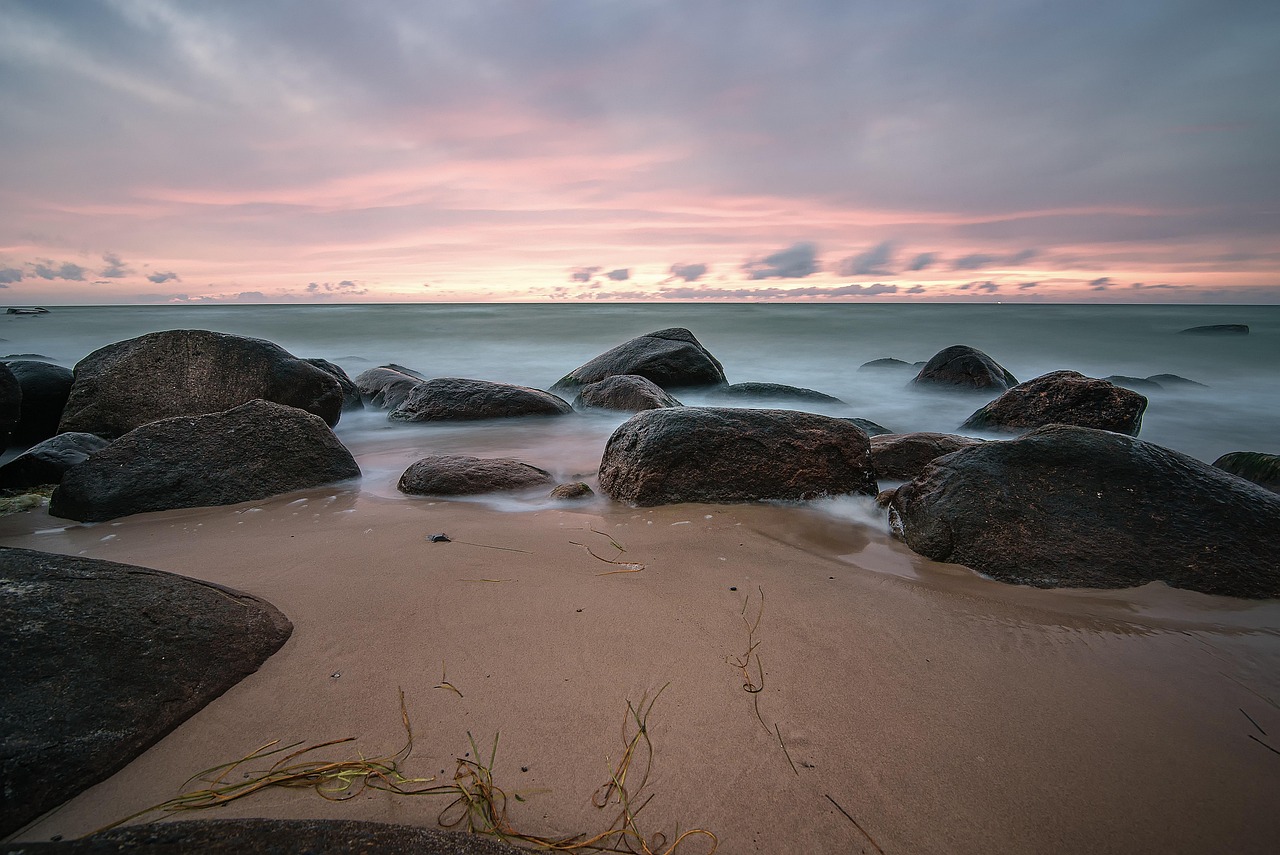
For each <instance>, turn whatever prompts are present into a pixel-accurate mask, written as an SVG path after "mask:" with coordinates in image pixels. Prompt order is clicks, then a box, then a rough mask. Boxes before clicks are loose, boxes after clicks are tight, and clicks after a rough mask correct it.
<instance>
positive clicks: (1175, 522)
mask: <svg viewBox="0 0 1280 855" xmlns="http://www.w3.org/2000/svg"><path fill="white" fill-rule="evenodd" d="M890 524H891V526H892V528H893V530H894V532H895V533H896V534H897V535H898V536H899V537H901V538H902V539H903V540H905V541H906V543H907V545H908V546H910V547H911V548H912V549H914V550H915V551H916V552H919V553H920V554H922V555H924V556H926V557H928V558H932V559H933V560H935V561H949V562H953V563H956V564H965V565H968V566H969V567H972V568H973V569H975V570H977V571H978V572H980V573H984V574H986V575H988V576H992V577H994V578H996V579H1000V580H1002V581H1006V582H1017V583H1020V584H1027V585H1035V586H1038V587H1068V586H1069V587H1090V588H1126V587H1132V586H1136V585H1142V584H1145V583H1147V582H1153V581H1162V582H1165V583H1167V584H1169V585H1171V586H1173V587H1176V588H1187V589H1190V590H1193V591H1200V592H1202V593H1206V594H1225V595H1228V596H1233V597H1280V541H1278V540H1277V539H1276V537H1275V532H1276V531H1280V496H1276V495H1275V494H1273V493H1270V492H1267V491H1266V490H1264V489H1262V488H1261V487H1258V486H1256V485H1254V484H1250V483H1249V482H1247V481H1244V480H1243V479H1240V478H1237V477H1235V476H1233V475H1229V474H1227V473H1225V472H1223V471H1221V470H1219V469H1216V468H1214V467H1212V466H1209V465H1208V464H1206V463H1202V462H1200V461H1198V460H1195V459H1193V458H1191V457H1187V456H1186V455H1183V454H1179V453H1178V452H1176V451H1171V450H1169V449H1166V448H1162V447H1160V446H1158V445H1153V444H1151V443H1147V442H1143V441H1142V440H1139V439H1135V438H1133V437H1130V436H1125V435H1123V434H1118V433H1112V432H1109V431H1102V430H1093V429H1090V428H1081V427H1070V426H1066V425H1051V426H1049V427H1044V428H1040V429H1038V430H1035V431H1032V432H1031V433H1028V434H1026V435H1025V436H1022V437H1020V438H1018V439H1014V440H1010V441H1007V442H986V443H982V444H980V445H975V446H972V447H970V448H965V449H961V450H960V451H956V452H954V453H952V454H948V455H946V456H945V457H941V458H939V459H937V460H934V461H933V463H931V464H930V465H929V466H928V467H926V468H925V470H924V472H923V473H922V474H921V475H920V476H919V477H917V478H916V479H915V480H913V481H911V482H910V483H907V484H905V485H903V486H902V487H900V488H898V490H897V491H896V492H895V493H894V494H893V496H892V499H891V500H890Z"/></svg>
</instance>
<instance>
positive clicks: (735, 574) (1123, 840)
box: [0, 489, 1280, 853]
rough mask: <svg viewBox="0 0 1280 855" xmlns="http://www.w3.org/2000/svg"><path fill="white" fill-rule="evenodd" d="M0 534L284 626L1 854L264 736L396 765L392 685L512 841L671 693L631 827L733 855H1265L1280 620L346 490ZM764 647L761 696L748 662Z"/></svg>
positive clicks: (1226, 608) (363, 798)
mask: <svg viewBox="0 0 1280 855" xmlns="http://www.w3.org/2000/svg"><path fill="white" fill-rule="evenodd" d="M867 515H868V517H869V518H870V517H871V511H870V510H868V512H867ZM592 529H594V530H595V531H592ZM42 532H43V533H42ZM433 533H447V534H448V535H449V537H451V538H452V539H453V540H452V542H448V543H431V542H428V541H427V540H426V535H428V534H433ZM611 539H612V540H613V541H616V543H617V544H619V545H621V546H622V547H624V548H625V550H626V551H625V553H618V551H617V549H615V547H614V546H613V545H612V544H611V543H610V541H611ZM0 543H3V544H4V545H10V546H22V547H28V548H33V549H41V550H45V551H50V552H61V553H67V554H78V555H86V556H90V557H95V558H104V559H110V560H113V561H121V562H126V563H133V564H139V565H143V566H146V567H153V568H157V569H161V570H167V571H171V572H174V573H179V574H183V575H186V576H192V577H195V578H199V579H207V580H210V581H214V582H218V583H221V584H223V585H228V586H231V587H234V588H239V589H241V590H244V591H248V592H251V593H253V594H256V595H258V596H260V597H262V598H265V599H266V600H268V601H270V602H271V603H273V604H274V605H276V606H277V607H278V608H279V609H280V610H281V611H283V612H284V613H285V614H286V615H287V616H288V617H289V618H290V619H291V620H292V621H293V623H294V626H295V630H294V633H293V636H292V637H291V638H290V639H289V641H288V642H287V643H286V644H285V646H284V647H283V648H282V649H281V650H280V651H279V652H278V653H277V654H275V655H274V656H273V657H271V658H270V659H269V660H268V661H267V662H266V663H265V664H264V665H263V666H262V668H261V669H260V670H259V671H258V672H257V673H256V674H254V675H252V676H250V677H249V678H247V679H246V680H244V681H243V682H242V683H240V684H239V685H237V686H235V687H233V688H232V689H231V690H229V691H228V692H227V693H226V694H224V695H223V696H222V697H220V698H218V699H217V700H215V701H213V702H212V703H211V704H209V705H208V706H207V707H206V708H205V709H203V710H202V711H200V712H199V713H197V714H196V715H195V716H194V717H192V718H191V719H190V720H188V721H187V722H186V723H184V724H182V725H181V726H180V727H178V729H177V730H175V731H174V732H173V733H172V734H170V735H168V736H167V737H165V738H164V739H163V740H162V741H161V742H160V743H158V744H157V745H156V746H154V747H153V748H151V749H150V750H149V751H147V752H146V753H144V754H143V755H142V756H140V757H139V758H138V759H136V760H135V761H134V762H133V763H131V764H130V765H129V766H128V767H127V768H125V769H124V770H123V771H121V772H120V773H118V774H116V775H115V776H113V777H112V778H110V779H109V780H107V781H105V782H103V783H101V784H98V785H97V786H94V787H92V788H90V789H89V790H87V791H85V792H84V793H82V794H81V795H80V796H78V797H76V798H75V799H73V800H71V801H70V802H69V803H67V804H66V805H64V806H63V807H62V808H60V809H58V810H56V811H54V812H53V813H51V814H50V815H48V816H46V817H45V818H43V819H42V820H40V821H38V822H37V823H35V824H33V825H32V826H29V827H28V828H27V829H25V830H24V831H23V832H21V833H20V835H19V836H18V838H17V839H19V840H40V839H49V838H50V837H51V836H54V835H63V836H64V837H72V836H77V835H82V834H85V833H87V832H90V831H92V830H94V829H96V828H98V827H100V826H102V825H104V824H106V823H109V822H112V821H114V820H116V819H118V818H120V817H122V816H125V815H128V814H130V813H133V812H135V811H137V810H140V809H142V808H145V807H147V806H149V805H152V804H155V803H158V802H161V801H164V800H165V799H168V798H171V797H172V796H174V795H176V794H177V792H178V791H179V788H180V787H181V786H182V785H183V783H184V781H186V779H187V778H188V777H190V776H191V775H193V774H194V773H196V772H198V771H200V770H203V769H206V768H208V767H211V766H214V765H216V764H218V763H222V762H226V761H229V760H233V759H236V758H238V757H240V756H242V755H245V754H247V753H249V752H251V751H253V750H254V749H255V748H258V747H260V746H262V745H263V744H264V743H267V742H269V741H270V740H273V739H279V740H281V741H282V742H284V743H289V742H295V741H309V742H319V741H322V740H328V739H335V738H341V737H348V736H350V737H356V740H357V741H356V743H354V745H347V746H337V747H334V748H332V749H328V750H327V751H326V752H325V754H324V756H333V757H344V758H345V757H352V756H355V755H356V754H357V753H359V752H362V753H364V754H365V755H366V756H373V755H378V754H386V753H392V752H394V751H396V750H397V749H399V748H400V747H401V745H402V744H403V742H404V733H403V730H402V727H401V720H400V708H399V694H398V690H399V689H403V691H404V695H405V702H406V707H407V710H408V712H409V715H410V717H411V719H412V721H413V726H414V732H415V737H416V740H415V746H414V750H413V754H412V756H411V757H410V758H409V760H408V761H406V763H405V764H404V768H405V770H406V771H408V772H410V773H413V774H418V775H423V776H427V775H435V776H437V778H439V779H440V780H441V782H447V781H448V780H449V779H450V778H451V777H452V775H453V771H454V765H455V764H454V758H455V757H458V756H464V755H465V754H466V753H467V752H470V751H471V746H470V745H469V742H468V733H470V734H471V735H472V736H473V737H474V739H475V742H476V744H478V745H479V746H481V747H482V750H483V752H484V753H485V754H487V752H488V750H489V748H490V746H491V745H492V744H493V740H494V737H495V735H496V734H500V741H499V743H498V746H497V754H496V762H495V763H494V765H493V774H494V780H495V782H496V783H497V784H498V785H499V786H502V787H503V788H505V789H506V790H507V791H508V792H518V793H520V794H521V795H522V797H523V798H524V799H525V800H524V801H523V802H514V801H513V802H512V803H511V804H510V814H509V818H510V819H511V821H512V823H513V824H514V825H515V826H516V827H517V828H519V829H520V830H522V831H526V832H529V833H535V834H549V835H560V834H573V833H579V832H582V833H587V834H591V833H594V832H596V831H600V830H603V829H604V828H605V827H607V826H608V825H609V823H610V822H612V820H613V818H614V814H613V812H612V811H601V810H597V809H596V808H594V807H593V806H592V796H593V794H594V793H595V791H596V790H597V788H598V787H600V785H602V784H604V783H605V782H606V781H607V780H608V776H609V770H610V766H611V764H613V763H616V761H617V760H618V757H619V755H620V754H621V752H622V749H623V747H624V742H623V725H624V721H625V719H626V715H627V708H628V702H630V703H631V704H633V705H638V704H644V703H647V702H649V701H653V699H654V698H655V696H656V695H657V694H658V692H659V691H660V690H661V695H660V696H659V697H657V700H656V702H654V703H653V706H652V708H651V710H650V714H649V718H648V730H649V735H650V737H651V739H652V742H653V746H654V750H653V757H652V762H653V765H652V773H651V774H650V776H649V779H648V781H647V786H646V787H645V791H644V793H641V794H640V797H641V798H644V797H646V796H648V795H652V801H651V802H649V803H648V805H647V806H646V807H645V808H644V810H643V811H642V812H641V813H640V815H639V817H638V824H639V827H640V828H641V829H642V830H643V831H645V832H646V833H652V832H658V831H661V832H665V833H666V834H667V836H668V839H671V838H672V837H674V834H675V831H676V829H677V828H678V829H680V830H686V829H691V828H701V829H706V830H709V831H711V832H713V833H714V834H715V835H716V837H717V838H718V840H719V851H720V852H722V853H745V852H772V853H780V852H814V853H818V852H831V853H849V852H872V853H873V852H877V851H883V852H885V853H990V852H1037V853H1052V852H1062V853H1078V852H1091V853H1103V852H1116V853H1142V852H1151V853H1156V852H1159V853H1170V852H1178V853H1192V852H1196V853H1200V852H1203V853H1210V852H1231V853H1250V852H1257V853H1263V852H1273V851H1275V849H1274V847H1275V845H1276V841H1277V840H1280V811H1277V810H1276V809H1275V808H1276V794H1277V792H1280V754H1277V753H1275V752H1274V751H1273V750H1269V749H1268V747H1267V745H1270V746H1272V747H1273V748H1280V707H1277V701H1280V602H1262V603H1250V602H1245V601H1238V600H1230V599H1225V598H1215V597H1208V596H1204V595H1199V594H1193V593H1187V592H1181V591H1174V590H1171V589H1168V588H1166V587H1164V586H1162V585H1149V586H1146V587H1145V588H1142V589H1138V590H1135V591H1120V592H1100V591H1041V590H1035V589H1029V588H1020V587H1015V586H1010V585H1004V584H1000V583H996V582H992V581H989V580H984V579H982V578H979V577H977V576H976V575H974V574H972V573H971V572H970V571H968V570H966V569H964V568H958V567H953V566H947V565H939V564H935V563H932V562H929V561H926V560H925V559H922V558H920V557H919V556H916V555H914V554H913V553H911V552H910V551H909V550H908V549H906V547H904V546H903V545H901V544H899V543H896V542H894V541H893V540H891V539H890V538H889V537H888V535H887V534H886V533H885V531H884V527H883V526H877V525H876V524H874V521H872V522H871V523H868V524H859V523H857V522H852V521H849V520H847V519H839V518H837V517H835V516H832V515H830V514H826V513H823V512H822V511H819V510H811V509H810V510H807V509H800V508H779V507H775V506H769V505H743V506H704V505H681V506H673V507H665V508H657V509H651V510H637V509H630V508H626V507H623V506H620V505H616V504H608V503H605V502H598V503H595V504H590V505H587V506H584V507H582V508H580V509H572V508H543V509H540V510H535V511H528V512H504V511H499V510H495V509H493V508H491V507H488V506H486V505H484V504H479V503H474V502H444V501H430V500H421V499H406V498H402V497H391V496H386V495H376V494H372V493H369V492H364V493H361V492H359V491H355V490H352V491H341V490H337V491H335V490H333V489H330V490H316V491H311V492H308V493H301V494H292V495H289V496H284V497H279V498H276V499H271V500H266V501H261V502H253V503H248V504H244V505H237V506H232V507H228V508H214V509H200V510H186V511H171V512H165V513H156V514H144V515H139V516H136V517H131V518H128V519H123V520H119V521H117V522H115V523H104V524H99V525H94V526H82V525H77V524H71V523H68V521H66V520H58V519H55V518H51V517H49V516H48V515H47V514H46V513H45V512H44V511H43V510H35V511H28V512H24V513H20V514H15V515H12V516H9V517H6V518H4V519H0ZM578 544H584V545H585V546H584V545H578ZM586 547H590V548H591V549H592V550H593V551H594V552H595V553H596V554H597V555H599V556H601V557H603V558H610V559H614V560H618V561H624V562H632V563H633V565H634V566H631V567H627V566H623V565H619V564H610V563H606V562H605V561H603V560H600V559H599V558H596V557H594V556H593V555H591V554H590V553H589V552H588V551H587V548H586ZM637 568H640V569H637ZM619 570H635V572H614V571H619ZM605 574H607V575H605ZM762 596H763V609H762V610H761V607H760V604H761V599H762ZM757 615H758V616H759V623H758V626H757V628H756V629H755V632H754V634H753V636H752V638H751V642H749V641H748V623H749V622H751V621H754V620H755V619H756V617H757ZM744 618H745V620H744ZM750 643H755V644H756V647H755V651H754V652H755V654H758V656H759V663H760V666H761V667H762V670H763V690H762V691H761V692H759V693H758V694H753V693H749V692H747V691H744V688H743V683H744V679H743V671H742V670H741V669H740V668H739V667H737V666H736V665H735V662H738V661H742V657H744V655H745V654H746V651H747V650H748V647H749V644H750ZM750 674H751V676H752V680H753V682H754V683H756V684H758V683H759V680H760V678H759V675H758V671H757V667H756V660H755V659H754V658H752V660H751V667H750ZM445 681H447V682H448V683H449V684H450V685H451V686H452V687H454V689H456V691H454V690H453V689H450V688H449V687H447V686H443V683H444V682H445ZM1246 714H1247V715H1246ZM1250 719H1252V721H1251V720H1250ZM1255 722H1256V724H1255ZM1263 731H1265V733H1264V732H1263ZM1251 737H1254V738H1251ZM784 745H785V750H784V747H783V746H784ZM793 767H794V768H793ZM62 772H63V773H65V774H75V770H74V769H68V770H62ZM633 774H634V773H633ZM632 780H633V781H634V780H635V779H634V778H633V779H632ZM446 804H447V799H445V798H441V797H430V798H427V797H422V798H411V797H402V796H394V795H390V794H387V793H382V792H366V793H364V794H362V795H360V796H359V797H357V798H354V799H351V800H349V801H344V802H332V801H326V800H324V799H322V798H320V797H319V796H317V795H316V794H315V793H313V792H309V791H296V790H289V791H284V790H278V791H265V792H262V793H260V794H257V795H255V796H252V797H250V798H247V799H245V800H242V801H239V802H235V803H232V804H230V805H227V806H225V807H222V808H219V809H217V810H215V811H204V812H197V813H193V814H187V815H186V816H187V817H190V818H204V817H210V818H214V817H216V818H230V817H253V816H264V817H282V818H283V817H297V818H302V817H315V818H324V817H331V818H346V819H367V820H376V821H384V822H398V823H409V824H416V825H428V826H430V825H434V824H435V823H436V821H437V817H438V815H439V814H440V812H441V810H442V809H443V808H444V807H445V806H446ZM837 805H838V807H837ZM841 809H842V810H843V813H842V810H841ZM846 813H847V816H846V815H845V814H846ZM855 821H856V822H855ZM708 844H709V840H708V839H707V838H700V837H691V838H688V839H686V840H685V842H684V843H683V845H682V846H681V847H680V848H679V849H678V850H677V851H678V852H682V853H686V852H687V853H698V852H705V851H707V849H708V848H709V845H708Z"/></svg>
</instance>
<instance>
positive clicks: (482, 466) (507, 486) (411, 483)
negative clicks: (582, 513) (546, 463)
mask: <svg viewBox="0 0 1280 855" xmlns="http://www.w3.org/2000/svg"><path fill="white" fill-rule="evenodd" d="M554 483H555V479H554V478H552V477H551V473H550V472H547V471H546V470H544V469H539V468H538V467H536V466H530V465H529V464H528V463H521V462H520V461H519V460H512V459H510V458H484V457H467V456H465V455H461V454H439V455H433V456H431V457H424V458H422V459H421V460H418V461H416V462H415V463H414V464H413V465H412V466H410V467H409V468H408V469H406V470H405V471H404V474H403V475H401V476H400V482H399V483H398V484H397V485H396V487H397V488H398V489H399V490H400V492H402V493H408V494H410V495H413V496H473V495H479V494H482V493H497V492H503V491H508V490H525V489H528V488H530V487H548V486H550V485H552V484H554Z"/></svg>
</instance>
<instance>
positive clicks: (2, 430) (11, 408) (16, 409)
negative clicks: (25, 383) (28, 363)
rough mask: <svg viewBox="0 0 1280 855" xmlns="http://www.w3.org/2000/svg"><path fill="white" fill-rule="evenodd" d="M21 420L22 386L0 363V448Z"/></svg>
mask: <svg viewBox="0 0 1280 855" xmlns="http://www.w3.org/2000/svg"><path fill="white" fill-rule="evenodd" d="M21 418H22V386H21V385H20V384H19V383H18V378H17V377H16V376H14V373H13V372H12V371H11V370H10V369H9V366H8V365H5V364H4V363H3V362H0V448H3V447H4V446H5V445H7V444H8V442H9V434H11V433H12V432H13V431H14V429H15V428H17V426H18V421H19V420H20V419H21Z"/></svg>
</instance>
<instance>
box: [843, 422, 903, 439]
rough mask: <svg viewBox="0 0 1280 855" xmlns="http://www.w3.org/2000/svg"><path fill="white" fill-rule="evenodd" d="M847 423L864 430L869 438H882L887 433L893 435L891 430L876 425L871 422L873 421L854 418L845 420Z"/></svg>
mask: <svg viewBox="0 0 1280 855" xmlns="http://www.w3.org/2000/svg"><path fill="white" fill-rule="evenodd" d="M845 421H847V422H849V423H850V424H855V425H857V426H858V427H860V428H862V430H863V431H864V432H865V433H866V435H867V436H881V435H883V434H886V433H893V431H891V430H889V429H888V428H887V427H885V426H884V425H881V424H876V423H875V422H873V421H871V419H858V418H853V419H845Z"/></svg>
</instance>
